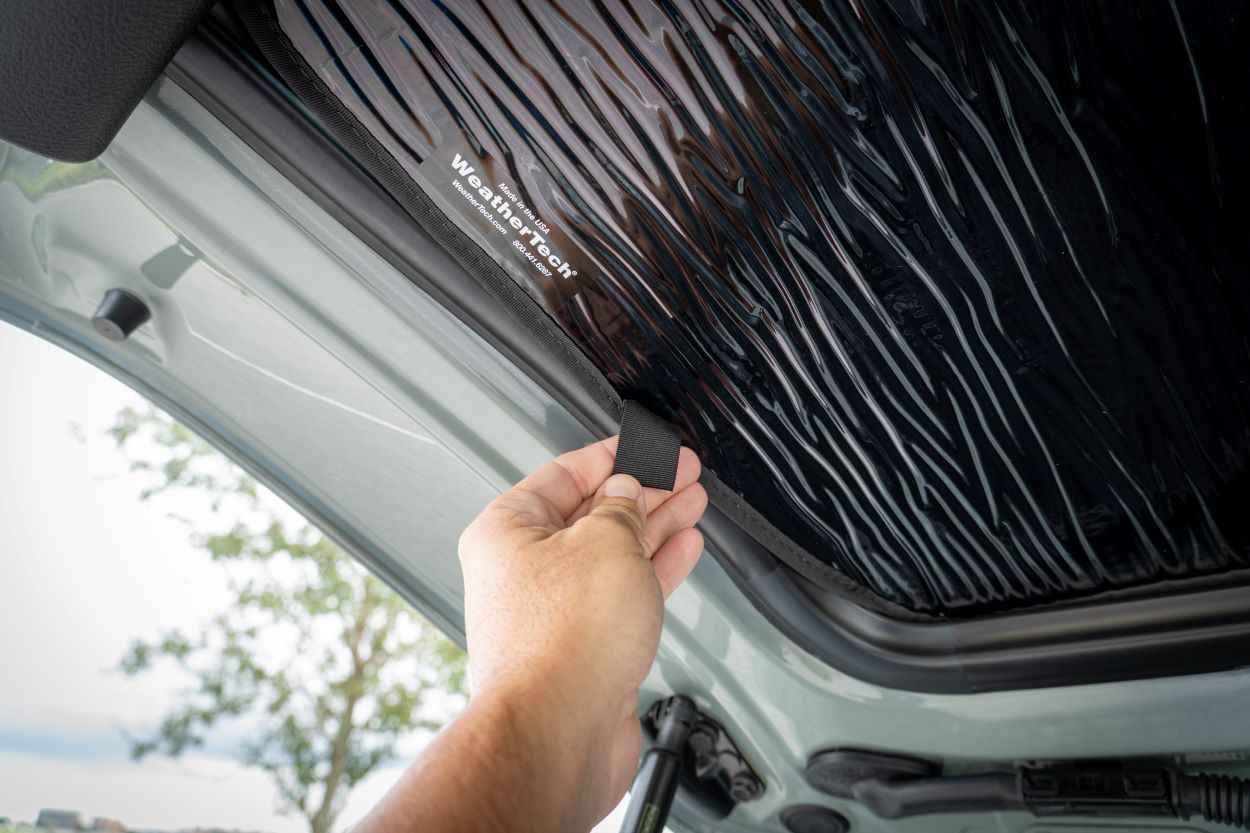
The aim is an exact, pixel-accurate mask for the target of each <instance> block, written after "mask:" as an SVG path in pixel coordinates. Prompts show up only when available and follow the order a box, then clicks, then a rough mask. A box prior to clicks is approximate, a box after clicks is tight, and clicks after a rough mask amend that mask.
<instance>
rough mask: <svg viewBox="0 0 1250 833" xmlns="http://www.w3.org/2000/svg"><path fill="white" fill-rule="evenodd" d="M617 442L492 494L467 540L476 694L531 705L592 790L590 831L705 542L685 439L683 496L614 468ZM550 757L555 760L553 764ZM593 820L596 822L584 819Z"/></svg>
mask: <svg viewBox="0 0 1250 833" xmlns="http://www.w3.org/2000/svg"><path fill="white" fill-rule="evenodd" d="M615 452H616V438H611V439H608V440H604V441H603V442H600V443H596V444H594V445H592V446H589V447H587V448H583V449H581V450H579V451H573V452H570V453H568V454H564V455H562V456H560V457H557V458H556V459H555V460H553V461H551V462H550V463H547V464H546V465H544V466H543V467H541V468H539V469H538V470H537V471H535V472H534V473H533V474H531V475H529V476H528V477H526V478H525V479H524V480H522V481H521V482H520V483H518V484H517V485H516V486H514V487H513V488H512V489H510V490H509V491H507V492H505V493H504V494H503V495H501V496H500V497H498V498H497V499H496V500H494V501H493V502H492V503H491V504H490V505H489V506H487V507H486V509H485V510H484V511H483V512H482V514H481V515H479V516H478V517H477V519H476V520H474V521H473V523H472V524H470V525H469V527H468V528H467V529H466V530H465V531H464V534H463V535H462V536H461V538H460V563H461V568H462V570H463V572H464V579H465V629H466V633H467V637H468V646H469V673H470V677H471V679H472V682H473V686H474V699H475V700H477V699H479V698H483V699H487V700H495V701H502V702H504V703H506V704H509V705H518V704H524V706H523V707H524V708H525V710H526V720H527V721H531V722H536V723H537V724H538V725H539V726H542V727H543V731H546V732H549V733H551V735H552V736H551V737H550V738H549V739H550V741H551V746H552V749H553V751H552V754H555V755H559V756H561V757H562V759H563V760H562V761H560V762H558V763H562V764H566V765H568V766H569V768H570V771H571V772H572V773H574V774H575V777H576V778H577V782H578V783H577V784H570V785H569V789H570V790H574V789H576V790H580V791H581V794H582V796H583V801H582V802H581V806H580V807H579V808H577V811H576V813H575V814H574V815H575V818H574V819H573V827H574V829H577V828H580V829H586V828H588V827H589V826H591V825H593V824H594V822H595V821H597V820H598V819H599V818H602V816H603V815H605V814H606V813H607V812H608V811H609V810H610V809H611V808H612V807H613V806H615V804H616V803H617V802H618V801H619V800H620V798H621V796H622V795H624V793H625V790H626V789H627V788H628V786H629V782H630V779H631V778H632V775H633V772H634V768H635V767H636V765H637V762H638V755H639V750H640V744H641V729H640V727H639V724H638V719H637V717H636V716H635V710H636V708H637V699H638V687H639V686H640V685H641V683H642V681H643V679H644V678H645V677H646V675H647V672H648V671H649V670H650V668H651V664H652V662H653V661H654V660H655V653H656V650H657V648H658V647H659V639H660V630H661V626H662V623H663V600H664V599H667V598H668V596H669V594H671V593H672V592H673V590H674V589H675V588H676V587H677V586H678V585H679V584H680V583H681V582H682V581H683V580H684V579H685V578H686V576H688V575H689V574H690V571H691V570H692V569H693V568H694V565H695V562H696V561H697V560H698V558H699V555H700V553H701V552H702V550H703V536H702V535H701V534H700V533H699V531H698V530H696V529H694V528H693V527H694V524H695V523H696V522H697V521H698V520H699V518H700V517H701V516H702V514H703V511H704V509H705V508H706V506H707V493H706V492H705V491H704V490H703V487H702V486H701V485H699V483H698V478H699V469H700V467H699V461H698V458H697V457H695V455H694V453H693V452H692V451H690V449H687V448H683V449H682V450H681V454H680V457H679V461H678V466H677V480H676V483H675V485H674V489H673V491H671V492H668V491H663V490H660V489H643V488H642V487H641V486H640V485H639V484H638V481H637V480H635V479H634V478H632V477H630V476H628V475H615V476H611V477H609V475H610V474H611V471H612V466H613V462H614V459H615ZM544 763H546V764H553V763H557V762H551V761H547V762H544ZM583 823H585V826H584V827H582V826H581V825H582V824H583Z"/></svg>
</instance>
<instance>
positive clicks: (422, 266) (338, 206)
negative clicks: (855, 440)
mask: <svg viewBox="0 0 1250 833" xmlns="http://www.w3.org/2000/svg"><path fill="white" fill-rule="evenodd" d="M232 28H234V27H232V26H231V25H230V21H229V20H228V19H223V17H222V16H221V15H220V14H218V15H215V16H214V17H213V19H212V20H211V22H210V24H209V25H207V26H204V27H201V29H200V30H199V31H198V32H197V33H195V34H194V35H193V36H192V38H191V39H190V40H189V41H188V43H187V44H186V45H185V46H184V47H183V49H182V50H181V51H180V52H179V53H178V55H177V56H175V59H174V62H173V64H172V65H171V66H170V68H169V69H168V70H167V74H168V75H170V77H172V78H173V80H174V81H175V82H176V83H178V85H179V86H181V87H182V88H183V89H185V90H187V91H188V92H189V93H190V94H191V95H192V96H193V97H194V98H195V99H196V100H198V101H199V102H200V103H201V104H202V105H203V106H205V107H207V108H208V109H209V110H210V111H211V112H212V113H213V114H214V115H215V116H216V117H217V118H219V119H220V120H221V121H222V122H223V123H224V124H226V126H227V127H229V128H230V129H231V130H233V131H234V132H236V133H237V134H239V135H240V137H241V138H242V139H243V140H244V141H245V142H246V143H247V144H248V145H249V146H250V147H252V148H253V149H254V150H256V151H257V152H258V153H259V154H260V155H261V156H262V157H263V158H264V159H265V160H266V161H267V162H269V163H270V164H271V165H273V166H274V167H275V168H276V169H277V170H278V171H279V172H280V173H281V174H282V175H283V176H286V177H287V178H288V179H290V180H291V181H292V182H294V183H296V184H297V186H299V187H300V188H301V189H302V190H304V191H305V192H306V193H308V195H309V196H310V197H312V198H313V200H314V201H316V202H317V203H318V204H319V205H320V206H321V207H322V208H323V209H325V210H326V211H328V212H329V213H330V214H331V215H332V216H334V217H335V218H336V220H338V221H339V222H341V223H343V225H344V226H345V227H346V228H348V229H349V230H350V231H351V232H352V233H354V234H356V235H357V236H359V237H360V238H361V239H362V240H363V241H365V242H366V243H367V244H368V245H370V247H371V248H373V249H374V250H375V251H377V252H378V254H379V255H381V256H382V257H383V258H384V259H386V260H387V261H388V262H389V263H391V264H392V265H393V266H394V267H395V268H396V269H397V270H398V271H399V272H401V273H402V274H404V275H405V276H406V277H408V279H409V280H411V281H413V283H414V284H416V285H418V286H420V287H421V288H422V289H423V290H425V291H427V292H429V293H430V294H431V295H432V296H433V297H434V298H435V299H436V300H438V301H439V302H440V303H442V304H444V305H445V306H446V307H448V308H449V309H450V310H451V311H452V312H453V313H455V314H456V315H457V316H458V317H459V318H461V319H462V320H463V321H465V322H466V323H469V324H470V325H471V326H473V327H474V329H475V330H477V331H478V332H479V333H480V334H481V335H482V336H483V337H484V338H485V339H486V340H487V341H488V342H490V343H491V344H492V345H493V346H495V347H496V348H497V349H499V350H500V351H501V352H502V353H503V354H504V355H505V356H506V357H507V358H509V359H510V360H512V361H514V362H515V363H516V364H517V365H518V366H519V367H521V368H522V369H523V370H525V371H526V372H527V373H529V374H530V375H531V376H532V377H533V378H534V379H535V380H536V381H538V382H540V383H541V384H542V385H543V386H544V387H545V388H546V389H547V390H548V392H549V393H550V394H551V395H552V396H553V397H555V398H556V400H557V401H559V402H560V403H561V404H562V405H563V406H564V407H566V408H568V409H569V410H570V411H571V412H572V413H574V414H575V415H577V416H578V418H579V419H581V420H582V421H583V423H584V424H586V425H587V426H588V427H589V428H591V429H592V430H593V431H595V432H596V433H598V434H600V435H608V434H610V433H612V431H613V429H614V428H615V426H616V423H617V417H618V414H619V408H620V405H619V400H615V407H613V405H614V403H613V402H611V401H608V402H605V401H602V400H599V399H595V398H592V397H590V396H588V395H587V392H586V390H585V389H584V388H582V387H581V386H579V385H569V384H567V381H568V380H566V379H563V378H561V376H560V372H561V370H562V368H561V367H559V366H558V363H556V362H553V361H552V356H551V354H549V353H546V354H544V353H542V352H541V351H542V349H543V347H542V342H541V341H540V340H539V339H537V338H535V337H534V335H533V334H532V333H531V332H530V331H529V329H528V327H525V326H522V324H521V323H520V322H517V321H515V320H512V319H511V317H510V316H502V317H501V316H497V315H496V312H497V311H496V310H495V309H494V308H493V307H494V305H493V304H490V303H488V302H489V301H490V300H491V296H490V295H489V294H488V293H486V292H485V291H484V290H483V289H482V288H481V287H480V286H479V285H477V284H476V283H473V282H471V281H465V280H464V278H465V277H466V275H463V274H461V272H460V270H461V269H463V267H462V266H460V265H459V264H455V263H454V262H451V261H450V259H448V258H447V256H446V253H445V252H443V251H441V250H440V251H438V252H434V251H432V245H433V243H434V242H435V241H433V240H431V239H430V238H429V237H426V236H425V234H424V233H423V232H422V230H421V229H420V227H419V226H416V225H414V224H413V223H414V221H413V217H412V215H411V214H409V213H408V212H407V211H405V210H404V209H403V208H401V206H400V204H399V202H398V201H397V200H396V199H395V198H394V197H393V195H390V194H389V193H388V192H387V191H386V190H384V188H383V187H382V186H381V185H380V184H379V183H378V182H377V181H375V180H374V179H373V178H371V177H370V174H369V172H367V171H365V170H364V169H362V168H361V167H359V165H358V164H357V163H356V162H355V161H354V160H353V159H352V158H350V157H349V156H348V154H347V153H345V152H344V149H343V147H342V145H341V144H340V143H339V142H337V141H336V140H335V139H334V138H333V137H332V136H330V135H328V134H326V133H325V132H324V131H323V130H322V129H321V127H320V126H319V125H318V124H317V123H316V122H315V121H313V120H311V119H309V118H308V115H307V113H306V112H305V111H304V110H303V109H302V107H301V105H299V104H298V103H296V102H293V101H292V100H291V99H290V97H289V96H288V95H286V94H285V93H284V92H282V91H279V90H278V89H277V88H276V87H275V85H274V84H273V82H271V81H269V80H266V76H267V74H268V73H267V70H266V69H265V68H264V67H263V66H261V65H260V64H259V63H257V62H255V61H253V60H251V59H249V58H247V57H246V56H245V55H243V54H242V52H241V50H245V49H248V48H250V46H249V47H244V46H243V45H242V44H240V43H236V42H234V40H233V39H232V38H231V37H230V36H229V34H228V33H229V32H231V31H232ZM310 170H311V171H314V172H315V174H310V173H309V171H310ZM444 263H446V264H447V267H448V272H449V273H450V274H442V273H441V272H440V269H441V268H442V266H443V265H444ZM526 300H528V298H527V299H526ZM530 323H532V322H530ZM560 335H561V336H563V333H560ZM556 355H557V356H558V355H559V354H558V353H557V354H556ZM578 356H580V353H578ZM581 358H582V360H583V361H584V356H581ZM587 363H588V362H587ZM595 372H596V373H597V370H596V371H595ZM702 482H703V483H704V485H705V486H706V487H707V488H708V491H709V494H710V496H711V498H712V499H711V505H710V507H709V510H708V513H707V514H706V515H705V517H704V520H703V522H702V523H701V524H700V527H701V528H702V529H703V531H704V534H705V536H706V538H707V542H708V550H709V552H710V553H712V554H713V555H714V556H715V557H716V559H717V561H718V562H719V563H720V565H721V566H722V567H723V568H724V569H725V571H726V572H727V573H728V575H729V577H730V578H731V579H732V580H733V582H734V584H735V585H736V586H737V587H738V588H739V589H740V590H741V592H742V593H743V594H744V595H745V596H746V597H747V598H748V599H749V600H750V601H751V603H752V604H753V606H754V607H755V609H757V610H758V611H760V612H761V613H762V614H763V616H764V617H765V618H766V619H768V621H769V622H771V623H772V624H773V625H774V626H776V627H777V628H778V629H779V630H780V631H781V632H782V633H783V634H785V635H786V637H787V638H789V639H790V640H792V641H793V642H794V643H795V644H797V645H798V646H800V647H801V648H803V649H804V650H806V651H807V652H808V653H810V654H811V655H813V656H814V657H816V658H818V659H819V660H821V661H823V662H826V663H828V664H829V665H830V666H832V667H834V668H837V669H839V670H840V671H843V672H845V673H847V674H849V675H851V676H853V677H856V678H859V679H862V680H865V681H868V682H870V683H874V684H877V685H883V686H887V687H891V688H897V689H903V690H910V691H922V692H931V693H956V694H958V693H971V692H980V691H1005V690H1018V689H1028V688H1045V687H1053V686H1066V685H1078V684H1085V683H1098V682H1114V681H1121V680H1131V679H1142V678H1147V677H1164V676H1175V675H1178V674H1194V673H1204V672H1213V671H1227V670H1231V669H1235V668H1241V667H1245V666H1250V594H1248V593H1245V592H1239V588H1235V587H1234V588H1227V587H1225V588H1220V589H1215V590H1202V591H1200V592H1195V593H1187V594H1184V595H1177V596H1169V597H1165V598H1155V599H1137V600H1127V599H1124V600H1121V599H1116V600H1114V601H1113V602H1112V603H1111V604H1106V605H1092V604H1082V605H1076V606H1073V607H1072V608H1070V609H1043V610H1039V611H1037V612H1030V613H1026V614H1019V613H1011V614H1004V615H1001V616H991V617H985V618H984V619H978V620H969V621H955V622H951V621H941V620H934V619H932V618H928V617H923V616H917V615H916V614H912V613H910V612H908V611H904V610H901V609H892V608H893V607H894V606H892V605H889V604H886V603H884V602H883V600H881V599H880V598H879V597H875V594H874V598H873V599H871V600H868V599H864V598H862V596H863V595H864V592H863V589H862V588H859V587H858V586H854V587H850V586H847V584H846V583H845V581H843V582H833V584H834V586H833V587H830V586H829V585H828V584H827V583H826V582H823V581H820V580H819V579H818V577H817V576H815V575H811V574H813V573H817V572H818V571H817V570H815V569H814V567H815V566H816V565H818V564H819V562H816V563H815V564H814V563H813V562H814V559H812V560H811V561H809V562H808V563H807V564H806V565H805V566H806V568H807V569H806V570H804V569H800V568H799V567H798V566H796V565H795V564H794V563H792V562H793V561H795V560H796V559H802V558H804V557H806V558H808V559H810V556H807V554H806V553H803V552H802V550H801V549H799V548H798V547H797V546H795V545H794V544H793V543H792V542H790V541H789V539H787V538H786V536H784V535H783V534H782V533H780V532H778V531H776V530H772V529H771V528H770V527H769V525H768V524H767V523H766V522H763V521H762V519H761V521H760V523H758V524H756V523H755V519H756V517H757V516H758V513H756V512H755V511H754V510H753V509H752V508H751V507H749V506H746V505H745V504H744V503H742V502H741V499H739V498H737V495H735V494H733V493H732V492H731V491H730V490H729V489H728V488H727V487H725V486H724V485H723V484H721V483H720V482H719V481H718V480H717V479H716V478H714V477H711V476H709V475H708V474H707V473H706V472H705V473H704V477H703V479H702ZM761 538H762V539H763V540H761ZM820 566H824V565H820ZM826 569H828V568H827V567H826ZM1241 590H1244V588H1242V589H1241ZM856 591H860V592H856ZM1104 637H1105V638H1104Z"/></svg>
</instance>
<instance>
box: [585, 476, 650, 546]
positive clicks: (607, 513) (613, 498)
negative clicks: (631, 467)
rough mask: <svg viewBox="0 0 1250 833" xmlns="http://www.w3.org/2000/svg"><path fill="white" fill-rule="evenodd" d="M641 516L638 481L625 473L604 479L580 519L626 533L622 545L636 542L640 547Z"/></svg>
mask: <svg viewBox="0 0 1250 833" xmlns="http://www.w3.org/2000/svg"><path fill="white" fill-rule="evenodd" d="M645 518H646V507H645V506H643V498H642V484H641V483H639V482H638V481H637V480H635V479H634V478H633V477H631V476H629V475H628V474H614V475H612V476H611V477H609V478H608V479H607V480H606V481H604V483H603V486H602V487H600V489H599V494H598V495H597V496H596V497H595V501H594V503H593V504H592V505H591V507H590V512H588V513H587V515H586V517H585V518H583V519H582V521H585V522H588V523H587V526H592V527H596V528H602V529H603V531H604V532H607V530H608V529H613V530H614V532H615V534H616V535H622V536H627V537H626V540H623V541H621V543H622V544H626V543H628V544H633V543H637V544H638V546H639V547H640V548H641V546H642V532H643V526H644V523H645V521H644V519H645ZM631 539H632V540H631Z"/></svg>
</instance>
